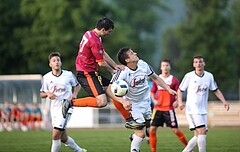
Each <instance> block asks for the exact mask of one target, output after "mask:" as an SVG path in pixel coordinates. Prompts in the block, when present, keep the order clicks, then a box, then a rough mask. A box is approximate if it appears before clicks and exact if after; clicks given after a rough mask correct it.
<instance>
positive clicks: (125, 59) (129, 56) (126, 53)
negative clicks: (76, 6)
mask: <svg viewBox="0 0 240 152" xmlns="http://www.w3.org/2000/svg"><path fill="white" fill-rule="evenodd" d="M117 57H118V61H119V62H120V63H121V64H123V65H127V64H128V63H130V62H136V61H138V60H139V58H138V56H137V53H136V52H134V51H133V50H132V49H131V48H129V47H124V48H121V49H120V50H119V51H118V54H117Z"/></svg>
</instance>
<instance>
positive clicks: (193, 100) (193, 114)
mask: <svg viewBox="0 0 240 152" xmlns="http://www.w3.org/2000/svg"><path fill="white" fill-rule="evenodd" d="M193 67H194V68H195V70H194V71H192V72H189V73H187V74H186V75H185V76H184V78H183V80H182V82H181V84H180V86H179V89H178V104H179V108H180V109H181V110H183V109H184V107H185V105H184V104H183V101H182V92H184V91H187V99H186V117H187V121H188V124H189V129H190V130H194V137H193V138H192V139H191V140H190V141H189V142H188V145H187V146H186V147H185V149H184V150H183V152H189V151H192V150H193V149H194V147H195V146H196V144H197V145H198V150H199V152H205V151H206V133H207V129H208V128H207V110H208V94H209V90H211V91H212V92H214V94H215V95H216V96H217V97H218V98H219V99H220V100H221V102H222V103H223V105H224V108H225V109H226V110H227V111H228V110H229V104H228V102H227V101H226V100H225V98H224V96H223V94H222V92H221V91H220V90H219V89H218V86H217V84H216V82H215V80H214V77H213V75H212V74H211V73H209V72H207V71H205V70H204V67H205V61H204V58H203V56H195V57H193Z"/></svg>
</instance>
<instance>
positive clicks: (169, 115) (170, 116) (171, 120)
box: [164, 110, 188, 147]
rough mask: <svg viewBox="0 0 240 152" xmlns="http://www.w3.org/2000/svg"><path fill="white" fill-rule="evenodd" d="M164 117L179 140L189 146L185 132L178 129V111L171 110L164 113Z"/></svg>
mask: <svg viewBox="0 0 240 152" xmlns="http://www.w3.org/2000/svg"><path fill="white" fill-rule="evenodd" d="M164 119H165V122H166V124H167V126H168V127H171V129H172V132H173V133H174V134H175V135H176V136H177V137H178V140H179V141H180V142H181V143H182V144H183V145H184V147H186V146H187V143H188V142H187V139H186V137H185V135H184V133H183V132H182V131H181V130H179V129H178V122H177V117H176V113H175V111H174V110H169V111H166V112H165V113H164Z"/></svg>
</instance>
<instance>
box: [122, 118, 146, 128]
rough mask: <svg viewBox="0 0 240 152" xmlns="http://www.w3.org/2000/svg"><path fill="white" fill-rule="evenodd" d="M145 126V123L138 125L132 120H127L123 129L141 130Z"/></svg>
mask: <svg viewBox="0 0 240 152" xmlns="http://www.w3.org/2000/svg"><path fill="white" fill-rule="evenodd" d="M145 126H146V125H145V123H138V122H136V121H135V120H134V119H133V118H129V119H127V120H126V123H125V127H126V128H128V129H143V128H144V127H145Z"/></svg>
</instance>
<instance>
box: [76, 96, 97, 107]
mask: <svg viewBox="0 0 240 152" xmlns="http://www.w3.org/2000/svg"><path fill="white" fill-rule="evenodd" d="M72 104H73V106H74V107H98V104H97V99H96V98H94V97H85V98H79V99H74V100H72Z"/></svg>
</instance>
